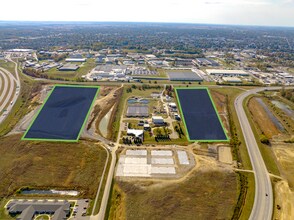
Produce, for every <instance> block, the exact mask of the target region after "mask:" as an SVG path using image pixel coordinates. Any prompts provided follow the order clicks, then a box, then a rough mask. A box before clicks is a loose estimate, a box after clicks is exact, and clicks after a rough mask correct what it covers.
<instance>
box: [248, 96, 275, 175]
mask: <svg viewBox="0 0 294 220" xmlns="http://www.w3.org/2000/svg"><path fill="white" fill-rule="evenodd" d="M251 99H252V96H250V97H248V98H247V99H246V100H245V102H244V109H245V112H246V115H247V117H248V120H249V123H250V125H251V128H252V131H253V134H254V136H255V139H256V141H257V144H258V147H259V149H260V152H261V155H262V157H263V160H264V162H265V165H266V167H267V170H268V171H269V172H270V173H273V174H275V175H280V172H279V169H278V167H277V165H276V159H275V156H274V153H273V151H272V149H271V148H270V146H269V145H266V144H263V143H261V141H260V139H261V137H262V135H264V134H268V135H270V134H275V130H274V128H275V126H274V125H271V123H272V122H271V119H270V118H269V117H268V116H267V114H266V113H265V111H264V110H263V108H262V107H261V106H260V104H259V103H255V104H254V105H250V101H251ZM260 114H261V115H262V116H260ZM257 120H259V121H257ZM261 126H262V127H261ZM262 128H263V130H262ZM271 128H272V129H271ZM267 138H271V137H270V136H269V137H267Z"/></svg>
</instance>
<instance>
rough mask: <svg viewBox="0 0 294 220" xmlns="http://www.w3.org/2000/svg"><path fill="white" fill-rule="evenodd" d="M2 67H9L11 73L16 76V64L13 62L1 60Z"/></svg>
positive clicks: (0, 65)
mask: <svg viewBox="0 0 294 220" xmlns="http://www.w3.org/2000/svg"><path fill="white" fill-rule="evenodd" d="M0 67H2V68H4V69H7V70H8V71H9V72H10V73H11V74H13V75H14V76H15V71H14V70H15V69H14V68H15V65H14V63H12V62H5V61H4V60H0Z"/></svg>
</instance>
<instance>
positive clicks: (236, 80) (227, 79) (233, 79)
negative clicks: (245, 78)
mask: <svg viewBox="0 0 294 220" xmlns="http://www.w3.org/2000/svg"><path fill="white" fill-rule="evenodd" d="M223 81H225V82H228V83H242V80H241V79H239V78H238V77H234V76H230V77H227V76H224V77H223Z"/></svg>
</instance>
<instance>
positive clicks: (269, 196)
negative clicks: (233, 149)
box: [234, 87, 280, 220]
mask: <svg viewBox="0 0 294 220" xmlns="http://www.w3.org/2000/svg"><path fill="white" fill-rule="evenodd" d="M275 89H280V87H270V88H269V87H267V88H257V89H253V90H249V91H247V92H244V93H242V94H241V95H239V96H238V97H237V98H236V100H235V103H234V105H235V109H236V112H237V116H238V119H239V122H240V125H241V129H242V132H243V136H244V139H245V143H246V147H247V150H248V153H249V157H250V160H251V164H252V168H253V172H254V177H255V197H254V204H253V208H252V211H251V215H250V218H249V219H250V220H259V219H260V220H271V219H272V214H273V200H274V198H273V190H272V184H271V181H270V177H269V173H268V171H267V168H266V166H265V163H264V161H263V158H262V155H261V153H260V151H259V148H258V145H257V142H256V140H255V137H254V134H253V131H252V129H251V126H250V123H249V121H248V119H247V116H246V113H245V111H244V109H243V101H244V99H245V98H246V97H248V96H249V95H252V94H254V93H256V92H260V91H264V90H275Z"/></svg>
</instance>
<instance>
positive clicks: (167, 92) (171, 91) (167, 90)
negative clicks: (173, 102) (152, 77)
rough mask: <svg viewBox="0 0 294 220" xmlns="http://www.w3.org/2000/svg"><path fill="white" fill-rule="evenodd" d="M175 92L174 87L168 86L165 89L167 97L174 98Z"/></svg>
mask: <svg viewBox="0 0 294 220" xmlns="http://www.w3.org/2000/svg"><path fill="white" fill-rule="evenodd" d="M173 91H174V89H173V86H172V85H167V86H166V87H165V94H166V95H168V96H170V97H173Z"/></svg>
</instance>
